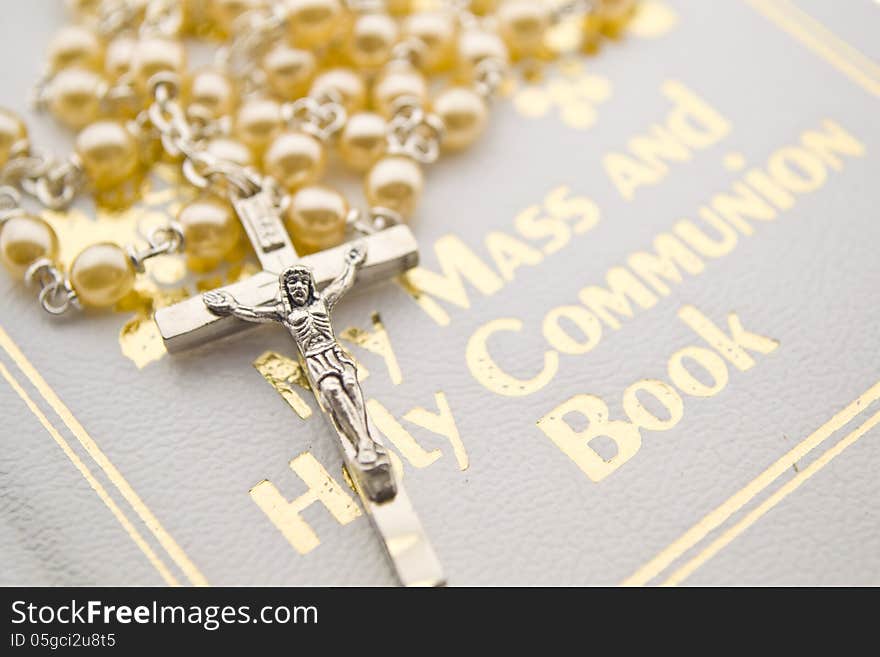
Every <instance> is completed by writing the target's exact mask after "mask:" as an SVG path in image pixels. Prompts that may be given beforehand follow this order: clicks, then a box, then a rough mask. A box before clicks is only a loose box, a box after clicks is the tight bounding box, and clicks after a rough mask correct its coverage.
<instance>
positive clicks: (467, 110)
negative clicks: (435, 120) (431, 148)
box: [433, 87, 489, 151]
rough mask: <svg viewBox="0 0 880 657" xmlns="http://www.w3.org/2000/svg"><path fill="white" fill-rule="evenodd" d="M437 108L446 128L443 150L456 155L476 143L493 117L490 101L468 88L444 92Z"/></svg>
mask: <svg viewBox="0 0 880 657" xmlns="http://www.w3.org/2000/svg"><path fill="white" fill-rule="evenodd" d="M433 108H434V113H435V114H437V116H439V117H440V119H441V120H442V121H443V125H445V126H446V136H445V138H444V139H443V148H445V149H448V150H453V151H454V150H459V149H462V148H466V147H468V146H470V145H471V144H472V143H473V142H474V141H476V140H477V138H478V137H479V136H480V135H481V134H482V133H483V130H484V128H485V127H486V122H487V120H488V117H489V108H488V107H487V106H486V101H485V100H483V98H482V96H480V95H479V94H478V93H476V92H475V91H473V90H472V89H468V88H466V87H450V88H449V89H446V90H444V91H442V92H441V93H440V94H439V95H438V96H437V97H436V98H435V99H434V103H433Z"/></svg>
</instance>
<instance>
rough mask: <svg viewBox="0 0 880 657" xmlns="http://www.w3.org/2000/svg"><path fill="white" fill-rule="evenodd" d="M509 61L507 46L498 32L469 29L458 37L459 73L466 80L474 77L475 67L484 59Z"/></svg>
mask: <svg viewBox="0 0 880 657" xmlns="http://www.w3.org/2000/svg"><path fill="white" fill-rule="evenodd" d="M490 58H491V59H497V60H499V61H501V62H502V63H505V64H506V63H507V61H508V58H509V56H508V52H507V46H505V45H504V41H502V40H501V37H499V36H498V35H497V34H494V33H492V32H486V31H483V30H468V31H466V32H464V33H463V34H462V35H461V36H460V37H459V39H458V67H459V75H460V77H461V78H462V79H463V80H464V81H472V80H473V79H474V69H475V67H476V66H477V64H479V63H480V62H481V61H483V60H484V59H490Z"/></svg>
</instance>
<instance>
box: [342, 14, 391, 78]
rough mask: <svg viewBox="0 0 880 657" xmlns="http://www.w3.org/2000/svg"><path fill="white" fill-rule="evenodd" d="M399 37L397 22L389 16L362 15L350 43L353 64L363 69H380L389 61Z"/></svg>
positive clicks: (356, 20) (349, 50) (354, 27)
mask: <svg viewBox="0 0 880 657" xmlns="http://www.w3.org/2000/svg"><path fill="white" fill-rule="evenodd" d="M398 35H399V30H398V28H397V22H396V21H395V20H394V19H393V18H391V16H389V15H388V14H379V13H375V14H361V15H360V16H358V17H357V18H356V19H355V22H354V25H353V26H352V30H351V38H350V40H349V42H348V54H349V57H350V58H351V61H352V63H353V64H354V65H355V66H357V67H358V68H362V69H376V68H379V67H380V66H382V64H384V63H385V62H387V61H388V57H389V56H390V55H391V50H392V48H394V44H395V43H396V42H397V37H398Z"/></svg>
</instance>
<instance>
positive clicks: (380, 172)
mask: <svg viewBox="0 0 880 657" xmlns="http://www.w3.org/2000/svg"><path fill="white" fill-rule="evenodd" d="M424 185H425V177H424V174H423V173H422V169H421V167H420V166H419V165H418V164H417V163H416V162H414V161H413V160H411V159H410V158H408V157H403V156H400V155H392V156H388V157H384V158H382V159H381V160H379V161H378V162H376V164H374V165H373V167H372V168H371V169H370V171H369V172H368V173H367V178H366V180H365V181H364V192H365V194H366V197H367V201H369V203H370V205H371V206H372V207H383V208H389V209H391V210H394V211H395V212H399V213H400V214H401V215H402V216H403V217H404V218H409V217H411V216H412V214H413V212H414V211H415V208H416V205H417V204H418V202H419V198H420V197H421V195H422V188H423V187H424Z"/></svg>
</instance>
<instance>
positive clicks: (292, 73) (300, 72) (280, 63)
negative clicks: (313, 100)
mask: <svg viewBox="0 0 880 657" xmlns="http://www.w3.org/2000/svg"><path fill="white" fill-rule="evenodd" d="M260 66H261V68H262V70H263V73H264V74H265V76H266V82H267V84H268V85H269V89H271V90H272V93H273V94H275V95H276V96H278V97H279V98H281V99H283V100H293V99H295V98H299V97H301V96H304V95H305V93H306V90H307V89H308V86H309V84H310V83H311V81H312V78H314V76H315V69H316V68H317V62H316V61H315V56H314V55H313V54H312V53H311V52H309V51H308V50H300V49H298V48H291V47H289V46H285V45H279V46H276V47H275V48H273V49H272V50H270V51H269V52H268V53H266V54H265V55H264V56H263V60H262V62H261V63H260Z"/></svg>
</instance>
